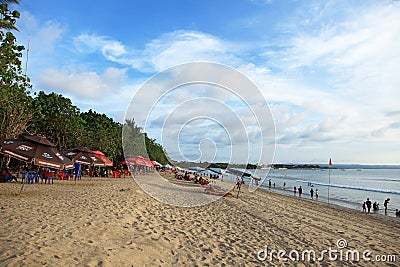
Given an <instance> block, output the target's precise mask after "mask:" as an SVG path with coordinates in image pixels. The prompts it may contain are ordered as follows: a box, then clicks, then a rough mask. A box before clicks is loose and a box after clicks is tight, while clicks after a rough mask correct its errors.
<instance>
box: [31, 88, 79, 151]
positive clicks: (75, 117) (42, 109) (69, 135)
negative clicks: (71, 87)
mask: <svg viewBox="0 0 400 267" xmlns="http://www.w3.org/2000/svg"><path fill="white" fill-rule="evenodd" d="M33 106H34V107H35V112H34V113H33V118H32V122H31V123H30V125H29V131H30V133H35V134H42V135H44V136H46V137H47V138H48V139H49V140H51V141H52V142H54V143H55V144H57V147H58V148H59V149H61V150H64V149H67V148H71V147H73V146H75V144H76V143H79V141H80V140H81V139H82V135H83V133H84V127H83V125H84V121H83V120H82V119H81V117H80V116H79V114H80V111H79V108H78V107H76V106H74V105H72V101H71V100H70V99H69V98H66V97H63V96H62V95H58V94H56V93H51V94H48V95H47V94H45V93H44V92H43V91H40V92H39V94H38V95H37V97H36V98H35V99H34V100H33Z"/></svg>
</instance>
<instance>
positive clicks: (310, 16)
mask: <svg viewBox="0 0 400 267" xmlns="http://www.w3.org/2000/svg"><path fill="white" fill-rule="evenodd" d="M12 8H13V9H17V10H19V11H20V13H21V18H20V20H19V21H18V23H17V27H18V28H19V30H20V31H19V32H15V35H16V36H17V41H18V43H20V44H22V45H25V47H27V44H28V40H30V49H29V50H30V51H29V61H28V76H29V77H30V78H31V81H32V84H33V90H34V91H45V92H47V93H50V92H57V93H59V94H62V95H64V96H66V97H69V98H71V100H72V101H73V103H74V104H75V105H76V106H78V107H79V108H80V110H81V111H83V112H84V111H87V110H88V109H93V110H95V111H97V112H99V113H105V114H107V115H108V116H110V117H112V118H113V119H114V120H116V121H119V122H122V121H123V120H124V118H125V115H126V111H127V110H128V109H129V108H128V107H131V108H132V106H131V105H132V104H135V101H133V102H132V100H133V99H134V97H135V95H136V94H137V93H138V92H139V91H140V90H142V89H143V85H144V84H146V82H148V81H149V80H150V81H151V79H152V78H153V77H157V74H158V73H160V72H161V73H162V72H165V71H166V70H168V68H171V67H172V68H174V66H176V65H179V64H183V63H188V62H198V61H200V62H204V61H205V62H215V63H218V64H223V65H226V66H229V68H232V69H235V70H238V71H239V73H241V74H243V75H244V76H246V77H248V79H249V80H251V81H252V82H253V83H254V85H255V86H256V87H257V88H258V91H259V92H260V93H261V95H262V96H263V97H264V99H263V98H262V97H260V98H259V101H258V102H257V101H255V102H254V101H247V99H246V98H247V97H249V94H247V95H245V96H244V98H243V99H236V100H233V99H232V94H230V95H229V94H228V95H226V94H227V91H223V92H222V91H221V90H220V88H217V87H215V86H214V87H212V86H211V87H210V85H208V86H209V87H208V89H207V88H205V87H206V85H204V86H203V87H201V85H197V87H196V85H194V86H192V85H191V86H186V87H185V88H181V89H179V90H175V91H173V92H170V95H168V94H167V95H164V96H163V97H164V98H163V99H161V100H160V101H159V102H157V103H152V104H153V105H156V106H155V109H154V110H157V111H158V113H157V115H158V116H153V117H152V121H150V122H149V123H148V124H147V126H145V125H141V126H143V127H144V128H145V130H146V132H147V133H148V134H149V136H150V137H152V138H155V139H156V140H157V141H158V142H159V143H162V144H163V145H165V146H168V145H167V144H168V142H169V141H171V140H169V139H168V138H171V136H174V137H173V138H175V139H176V138H179V140H178V142H175V145H176V144H178V146H179V149H177V148H176V146H175V149H173V147H172V146H171V150H170V151H168V147H167V152H168V154H169V156H170V157H171V158H172V159H177V160H184V159H186V160H203V161H204V160H213V161H233V162H247V161H249V162H251V163H257V162H260V163H271V161H273V162H275V163H282V162H283V163H327V162H328V161H329V158H332V161H333V163H361V164H400V138H399V137H400V104H399V103H400V101H399V100H400V75H399V73H398V72H399V70H400V49H399V47H400V19H399V15H398V14H400V2H399V1H385V0H382V1H369V0H359V1H345V0H343V1H329V0H328V1H307V0H306V1H295V0H293V1H289V0H287V1H277V0H237V1H224V0H221V1H207V0H206V1H194V0H193V1H190V0H188V1H127V0H126V1H121V0H116V1H113V2H109V1H107V2H106V1H95V2H93V1H89V0H82V1H65V0H60V1H50V0H36V1H32V0H22V1H21V4H20V5H17V6H12ZM24 57H25V56H24ZM24 60H25V59H24ZM199 92H202V93H201V94H200V93H199ZM221 92H222V93H221ZM146 93H147V94H148V96H151V95H154V94H157V93H159V92H158V91H156V92H153V91H146ZM231 93H232V92H231ZM224 94H225V96H224ZM217 95H218V97H217ZM199 97H200V98H202V99H201V100H202V101H203V102H201V101H200V102H196V103H195V102H193V103H192V104H193V105H191V106H190V105H189V107H187V109H186V110H185V111H184V112H179V113H177V112H173V111H176V110H179V109H180V108H183V107H184V106H183V105H181V103H186V102H187V101H191V100H194V99H198V98H199ZM204 97H208V98H209V99H211V100H209V101H206V100H204V99H203V98H204ZM172 98H173V99H174V100H175V101H168V99H172ZM177 99H182V101H181V102H179V101H176V100H177ZM215 99H218V100H219V102H218V103H219V104H218V105H219V106H218V105H217V106H213V104H212V103H216V102H215V101H214V102H213V101H212V100H215ZM244 100H246V101H245V102H243V101H244ZM204 101H205V102H204ZM241 101H242V104H243V103H246V107H243V105H241V104H240V103H241ZM174 103H175V106H173V105H172V104H174ZM264 103H267V107H268V109H265V114H266V115H265V116H266V117H268V118H269V117H271V118H272V119H273V123H272V124H270V126H271V127H270V128H268V130H267V132H268V133H267V134H266V135H267V136H268V137H271V135H272V132H273V136H274V140H273V143H274V147H272V146H271V144H272V141H271V140H267V141H268V142H267V143H268V144H267V145H265V144H266V143H263V142H262V141H263V140H261V143H260V140H256V141H254V140H255V139H257V138H256V137H254V138H253V137H252V134H253V132H252V130H251V129H252V128H251V127H252V125H251V124H246V123H242V124H241V126H240V127H241V129H239V130H237V131H235V126H237V125H238V123H237V122H236V121H235V118H239V119H240V121H241V122H244V121H247V120H249V121H250V120H252V119H253V120H254V116H253V117H252V114H251V112H250V113H249V112H247V113H246V112H245V111H243V110H244V109H246V108H247V109H248V110H257V108H259V106H260V105H263V104H264ZM205 107H210V108H209V109H207V108H205ZM225 108H227V109H225ZM263 108H265V106H263ZM260 109H261V108H260ZM201 110H203V111H204V110H214V113H209V114H208V115H207V116H209V117H207V119H201V114H200V113H199V112H198V111H201ZM195 111H196V112H195ZM225 111H226V112H228V113H229V112H230V113H231V114H234V115H235V116H236V117H235V116H233V117H235V118H233V117H232V119H226V120H225V119H224V118H228V117H229V116H227V117H224V116H221V118H220V117H218V120H216V119H215V120H213V119H212V118H211V119H210V116H211V117H212V116H217V115H216V114H222V113H223V112H225ZM191 112H193V114H196V116H200V117H199V118H200V119H194V120H191V121H188V120H187V114H188V113H191ZM179 114H185V115H186V117H185V118H186V120H182V119H183V117H182V116H179ZM146 115H148V114H146ZM164 115H165V116H164ZM253 115H254V114H253ZM163 116H164V117H163ZM150 117H151V116H150ZM160 118H161V119H162V118H164V120H167V119H168V120H167V121H168V125H175V126H176V127H178V128H179V129H181V130H182V131H181V132H180V135H179V136H178V137H177V136H176V132H174V133H173V131H172V130H171V127H169V128H168V127H165V129H164V128H162V127H163V126H168V125H166V124H165V121H164V124H162V123H157V120H160ZM196 118H197V117H196ZM229 118H230V117H229ZM255 119H256V120H257V119H260V117H257V118H255ZM178 123H181V125H178ZM240 127H239V128H240ZM272 128H273V129H272ZM168 129H170V130H168ZM169 131H171V132H169ZM241 131H242V134H241ZM243 131H244V134H243ZM262 131H264V130H263V129H261V132H262ZM224 132H225V133H226V135H225V136H224ZM255 132H257V129H256V130H255ZM243 137H245V139H246V140H245V141H246V142H243V144H244V145H243V147H242V143H241V141H240V140H241V138H243ZM215 138H218V140H215ZM175 141H176V140H175ZM264 141H265V140H264ZM232 143H233V144H234V145H236V144H238V147H237V148H238V149H241V148H243V149H245V148H246V147H247V148H248V147H249V146H250V147H251V146H255V147H256V149H255V150H254V151H253V150H252V149H250V150H249V149H247V150H246V149H245V150H246V151H247V152H246V153H243V157H241V156H240V155H236V154H237V152H235V155H236V157H235V158H233V159H232V157H230V156H231V155H230V156H229V154H232V149H230V148H231V147H232ZM239 143H240V144H239ZM260 144H261V146H260ZM263 144H264V145H265V147H263ZM265 150H268V151H267V154H268V155H269V156H267V157H261V159H260V157H259V154H260V153H261V152H260V151H265ZM208 151H211V152H210V153H211V154H208ZM202 153H203V154H202ZM239 154H240V153H239Z"/></svg>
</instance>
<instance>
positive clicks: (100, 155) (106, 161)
mask: <svg viewBox="0 0 400 267" xmlns="http://www.w3.org/2000/svg"><path fill="white" fill-rule="evenodd" d="M93 154H94V155H96V156H97V157H99V158H100V159H101V160H102V161H103V162H104V164H105V165H106V166H110V167H112V166H113V162H112V161H111V160H109V159H108V158H107V157H106V156H105V155H104V154H103V152H101V151H100V150H95V151H93Z"/></svg>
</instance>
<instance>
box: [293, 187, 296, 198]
mask: <svg viewBox="0 0 400 267" xmlns="http://www.w3.org/2000/svg"><path fill="white" fill-rule="evenodd" d="M296 192H297V188H296V187H294V189H293V194H294V196H296Z"/></svg>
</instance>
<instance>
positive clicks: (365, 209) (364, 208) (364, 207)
mask: <svg viewBox="0 0 400 267" xmlns="http://www.w3.org/2000/svg"><path fill="white" fill-rule="evenodd" d="M362 208H363V212H367V207H366V204H365V201H364V203H363V204H362Z"/></svg>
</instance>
